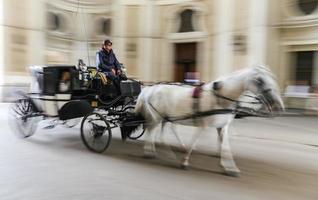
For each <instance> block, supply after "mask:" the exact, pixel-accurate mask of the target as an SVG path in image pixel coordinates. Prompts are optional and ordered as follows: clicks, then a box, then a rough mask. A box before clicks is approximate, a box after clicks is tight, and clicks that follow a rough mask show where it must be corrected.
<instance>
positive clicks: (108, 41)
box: [103, 39, 113, 45]
mask: <svg viewBox="0 0 318 200" xmlns="http://www.w3.org/2000/svg"><path fill="white" fill-rule="evenodd" d="M103 44H104V45H108V44H113V43H112V41H110V40H109V39H107V40H104V42H103Z"/></svg>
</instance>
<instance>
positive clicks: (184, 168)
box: [180, 164, 189, 170]
mask: <svg viewBox="0 0 318 200" xmlns="http://www.w3.org/2000/svg"><path fill="white" fill-rule="evenodd" d="M180 167H181V169H183V170H188V169H189V165H185V164H181V166H180Z"/></svg>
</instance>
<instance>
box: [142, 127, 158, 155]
mask: <svg viewBox="0 0 318 200" xmlns="http://www.w3.org/2000/svg"><path fill="white" fill-rule="evenodd" d="M153 130H154V126H149V127H147V128H146V130H145V144H144V156H143V157H144V158H155V157H156V148H155V141H154V139H155V133H154V131H153Z"/></svg>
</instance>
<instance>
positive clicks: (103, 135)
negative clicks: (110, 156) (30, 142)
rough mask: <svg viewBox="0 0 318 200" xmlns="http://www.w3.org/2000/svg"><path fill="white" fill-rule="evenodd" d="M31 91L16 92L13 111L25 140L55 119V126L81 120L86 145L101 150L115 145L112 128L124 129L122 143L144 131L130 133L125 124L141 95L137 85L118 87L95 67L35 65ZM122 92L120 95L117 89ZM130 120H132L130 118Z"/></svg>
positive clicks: (17, 129) (16, 126) (16, 127)
mask: <svg viewBox="0 0 318 200" xmlns="http://www.w3.org/2000/svg"><path fill="white" fill-rule="evenodd" d="M29 69H30V73H31V79H32V81H31V85H30V91H29V93H25V92H17V94H16V95H17V100H15V102H14V104H13V105H12V107H11V109H10V117H11V120H10V122H11V125H12V127H13V128H14V130H15V132H16V133H17V134H19V135H20V136H22V137H29V136H31V135H33V134H34V132H35V130H36V128H37V125H38V122H39V121H41V120H43V119H46V118H52V119H53V120H51V121H52V124H51V125H50V127H54V126H55V125H57V124H66V125H67V126H68V127H73V126H75V125H76V123H74V122H79V121H80V118H83V119H82V121H81V127H80V130H81V138H82V140H83V143H84V144H85V146H86V147H87V148H88V149H90V150H92V151H95V152H102V151H104V150H105V149H107V147H108V146H109V144H110V141H111V138H112V133H111V129H113V128H116V127H120V129H121V136H122V138H123V139H126V138H127V137H128V138H130V139H137V138H139V137H140V136H141V135H142V134H143V132H144V131H143V128H141V129H139V130H138V131H136V132H135V133H133V134H127V131H125V130H126V129H127V126H129V124H128V125H127V124H125V123H124V122H125V120H126V119H127V118H129V117H131V115H133V110H134V106H135V101H136V97H137V96H138V94H139V93H140V91H141V84H140V83H139V82H138V81H135V80H132V79H128V80H122V81H121V83H120V89H118V88H116V87H115V86H114V85H113V84H112V83H111V82H110V81H109V80H107V78H106V77H105V75H104V74H103V73H101V72H98V71H97V70H96V68H95V67H87V68H85V70H83V69H79V68H77V67H76V66H66V65H63V66H31V67H30V68H29ZM118 90H120V91H118ZM130 121H131V120H130Z"/></svg>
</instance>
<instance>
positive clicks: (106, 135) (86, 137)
mask: <svg viewBox="0 0 318 200" xmlns="http://www.w3.org/2000/svg"><path fill="white" fill-rule="evenodd" d="M94 115H95V116H97V117H98V118H99V119H97V120H98V121H102V122H104V123H105V128H104V130H103V132H102V134H100V135H99V136H96V134H97V133H96V132H94V130H93V128H89V131H88V134H87V133H86V131H85V128H86V127H85V123H88V124H90V125H91V127H92V126H93V125H92V123H93V122H92V121H94V120H93V119H91V118H90V117H91V116H94ZM81 138H82V141H83V143H84V145H85V146H86V147H87V148H88V149H89V150H91V151H93V152H97V153H102V152H104V151H105V150H106V149H107V148H108V146H109V144H110V141H111V138H112V134H111V129H110V127H109V124H108V122H107V121H106V119H105V118H104V117H103V116H102V115H101V114H99V113H91V114H89V115H87V116H86V117H84V118H83V121H82V123H81Z"/></svg>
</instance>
